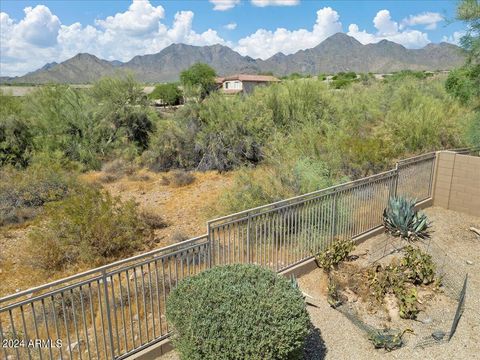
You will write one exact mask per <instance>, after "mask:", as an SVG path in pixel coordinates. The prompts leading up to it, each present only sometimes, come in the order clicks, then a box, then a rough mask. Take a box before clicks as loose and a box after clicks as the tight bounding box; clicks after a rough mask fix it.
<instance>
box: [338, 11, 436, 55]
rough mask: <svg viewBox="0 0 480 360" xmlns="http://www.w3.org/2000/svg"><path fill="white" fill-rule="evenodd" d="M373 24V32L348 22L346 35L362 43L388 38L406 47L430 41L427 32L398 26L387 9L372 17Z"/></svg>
mask: <svg viewBox="0 0 480 360" xmlns="http://www.w3.org/2000/svg"><path fill="white" fill-rule="evenodd" d="M373 25H374V26H375V28H376V29H377V32H376V33H374V34H372V33H369V32H367V31H366V30H360V29H359V27H358V25H357V24H350V26H349V27H348V32H347V35H349V36H352V37H354V38H355V39H357V40H358V41H360V42H361V43H362V44H371V43H377V42H379V41H381V40H389V41H393V42H396V43H398V44H401V45H403V46H405V47H407V48H421V47H423V46H425V45H427V44H428V43H430V40H429V39H428V34H426V33H423V32H421V31H418V30H411V29H405V27H404V26H399V25H398V23H397V22H396V21H394V20H392V18H391V16H390V12H389V11H388V10H380V11H379V12H378V13H377V14H376V16H375V18H374V19H373Z"/></svg>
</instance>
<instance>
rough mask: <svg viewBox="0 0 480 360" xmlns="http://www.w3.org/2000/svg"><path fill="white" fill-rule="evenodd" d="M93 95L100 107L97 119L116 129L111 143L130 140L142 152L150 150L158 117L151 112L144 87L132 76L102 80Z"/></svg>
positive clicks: (96, 113) (96, 112)
mask: <svg viewBox="0 0 480 360" xmlns="http://www.w3.org/2000/svg"><path fill="white" fill-rule="evenodd" d="M91 95H92V98H93V99H94V101H95V103H96V105H97V106H96V109H95V117H96V118H97V119H98V121H99V123H105V124H106V125H107V126H109V127H110V128H112V131H111V132H110V138H109V140H108V141H109V142H113V141H121V140H122V139H124V138H126V140H127V142H130V143H133V144H135V145H136V146H137V147H138V148H139V149H140V150H142V151H143V150H144V149H145V148H146V147H147V146H148V141H149V136H150V133H151V132H152V130H153V121H152V119H153V118H154V116H155V115H154V114H153V112H152V111H150V110H149V108H148V101H147V96H146V95H145V93H144V92H143V87H142V86H141V84H140V83H138V82H136V81H135V79H134V78H133V76H132V75H131V74H127V75H126V76H123V77H111V78H110V77H105V78H102V79H101V80H99V81H98V82H97V83H95V85H94V86H93V88H92V92H91Z"/></svg>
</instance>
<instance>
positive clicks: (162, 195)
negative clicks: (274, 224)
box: [0, 170, 233, 296]
mask: <svg viewBox="0 0 480 360" xmlns="http://www.w3.org/2000/svg"><path fill="white" fill-rule="evenodd" d="M104 175H105V174H104V173H103V172H101V171H95V172H88V173H86V174H83V175H82V176H81V179H82V180H83V181H86V182H88V183H97V184H100V183H101V178H102V176H104ZM168 176H169V174H168V173H154V172H150V171H146V170H140V171H138V172H135V173H134V174H131V175H129V176H124V177H122V178H120V179H118V180H115V181H113V182H110V183H103V184H102V186H103V187H104V188H105V189H107V190H108V191H109V192H110V193H111V194H112V195H113V196H120V197H121V198H122V200H128V199H132V198H133V199H135V201H136V202H137V203H138V204H139V206H140V209H141V210H143V212H144V214H145V216H146V217H147V221H150V222H151V223H152V225H155V226H154V227H155V228H156V229H155V231H154V232H155V234H154V236H155V244H153V245H150V246H149V247H148V248H145V249H143V250H142V251H146V250H151V249H152V247H153V248H156V247H163V246H166V245H169V244H172V243H174V242H176V241H178V236H174V235H175V234H176V233H177V234H178V233H179V234H185V235H187V234H188V235H191V236H197V235H201V234H204V233H205V232H206V220H207V219H208V218H209V217H210V214H211V210H210V209H212V208H215V206H216V204H217V202H218V197H219V195H220V194H221V192H222V191H223V189H225V188H226V187H228V186H230V185H231V183H232V177H233V173H226V174H218V173H217V172H215V171H208V172H198V173H194V176H195V178H196V180H195V182H194V183H193V184H189V185H186V186H182V187H175V186H172V185H169V184H164V183H163V181H162V178H164V177H168ZM30 226H31V224H30V223H29V222H26V223H23V224H21V225H16V226H13V225H11V226H4V227H0V284H1V285H0V296H2V295H7V294H10V293H13V292H15V291H16V290H17V289H20V290H24V289H27V288H29V287H32V286H35V285H39V284H42V283H45V282H46V281H53V280H56V279H61V278H63V277H65V276H69V275H73V274H75V273H77V272H80V271H84V270H87V268H86V267H85V266H82V265H75V266H73V267H70V268H68V269H67V270H66V271H58V272H55V273H53V274H52V273H50V274H49V273H47V272H45V271H42V270H39V269H33V268H31V267H28V266H25V265H26V261H25V259H26V258H27V256H28V255H27V254H28V251H27V249H26V245H25V244H26V241H25V240H26V238H27V233H28V231H29V229H30ZM176 239H177V240H176Z"/></svg>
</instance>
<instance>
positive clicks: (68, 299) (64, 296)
mask: <svg viewBox="0 0 480 360" xmlns="http://www.w3.org/2000/svg"><path fill="white" fill-rule="evenodd" d="M93 294H95V291H93V293H92V295H93ZM52 301H53V306H48V304H46V306H45V308H46V313H45V315H47V317H48V318H49V319H50V321H52V320H54V319H60V320H59V321H65V320H64V319H66V320H67V321H73V319H74V316H75V317H76V319H81V317H82V305H83V308H88V306H89V304H90V294H89V291H88V290H87V289H86V288H79V287H75V288H73V289H71V290H70V291H64V292H61V293H57V294H55V295H53V297H52ZM39 318H40V319H43V317H41V316H39Z"/></svg>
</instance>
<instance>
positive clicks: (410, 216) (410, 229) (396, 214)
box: [383, 197, 430, 241]
mask: <svg viewBox="0 0 480 360" xmlns="http://www.w3.org/2000/svg"><path fill="white" fill-rule="evenodd" d="M383 223H384V225H385V228H386V229H387V232H389V233H390V234H392V235H394V236H400V237H401V238H403V239H406V240H408V241H413V240H417V239H426V238H428V237H430V231H429V228H430V223H429V221H428V218H427V216H426V215H425V214H424V213H421V212H418V211H417V210H416V209H415V200H409V199H406V198H404V197H397V198H390V200H389V202H388V207H387V208H386V209H385V210H384V211H383Z"/></svg>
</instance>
